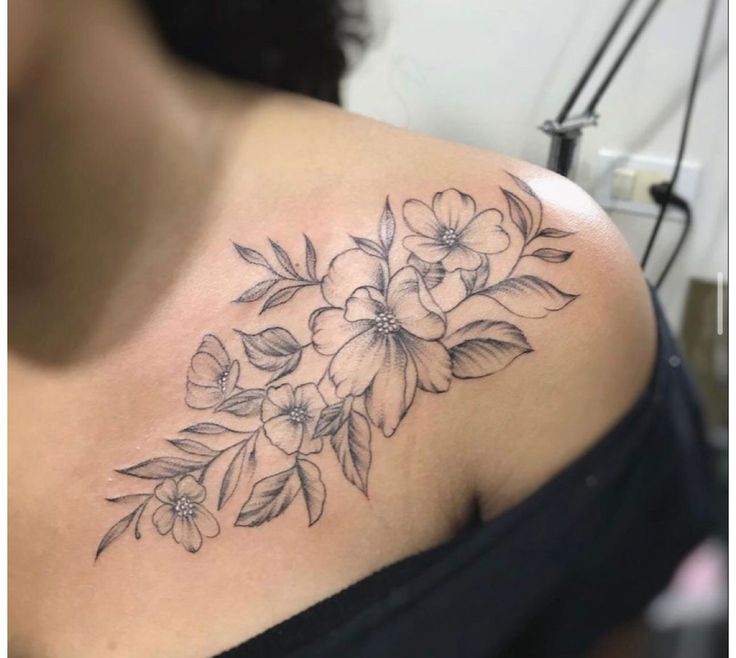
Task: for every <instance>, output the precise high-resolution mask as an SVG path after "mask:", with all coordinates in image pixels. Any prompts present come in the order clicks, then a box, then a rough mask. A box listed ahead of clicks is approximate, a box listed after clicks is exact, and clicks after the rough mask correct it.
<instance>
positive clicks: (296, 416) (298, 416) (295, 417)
mask: <svg viewBox="0 0 736 658" xmlns="http://www.w3.org/2000/svg"><path fill="white" fill-rule="evenodd" d="M289 420H290V421H291V422H292V423H303V422H304V421H306V420H307V410H306V409H305V408H304V407H292V408H291V409H289Z"/></svg>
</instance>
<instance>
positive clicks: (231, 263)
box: [10, 46, 656, 658]
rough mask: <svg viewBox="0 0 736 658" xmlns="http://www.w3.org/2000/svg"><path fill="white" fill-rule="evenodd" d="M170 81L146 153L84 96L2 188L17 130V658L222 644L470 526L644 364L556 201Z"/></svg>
mask: <svg viewBox="0 0 736 658" xmlns="http://www.w3.org/2000/svg"><path fill="white" fill-rule="evenodd" d="M69 47H70V48H73V47H72V46H69ZM74 47H76V46H74ZM80 47H81V46H80ZM121 48H122V46H121ZM111 49H113V50H114V48H113V47H111ZM79 56H80V60H81V59H82V58H81V53H80V55H79ZM68 57H70V58H71V60H72V61H73V60H74V57H75V52H74V51H73V50H72V51H71V52H70V53H68ZM151 57H153V55H152V56H151ZM79 65H80V66H82V65H83V64H82V63H81V61H80V64H79ZM85 65H89V66H91V64H85ZM165 74H166V75H170V72H169V70H168V69H163V68H162V71H161V73H160V75H161V76H162V77H163V76H164V75H165ZM130 75H134V74H132V73H131V74H130ZM182 75H184V80H185V82H186V84H184V85H183V86H184V87H186V88H187V89H188V90H189V92H188V93H189V95H188V96H187V97H186V98H187V99H188V100H189V102H191V104H193V105H194V106H195V107H196V108H197V112H196V113H195V112H192V113H191V115H190V114H188V113H187V112H188V110H187V111H185V110H181V114H177V113H176V110H177V109H181V108H182V107H190V106H187V105H182V106H179V105H178V104H177V103H173V104H172V102H171V101H170V99H164V100H161V101H160V108H158V109H160V111H161V113H162V116H165V117H172V116H173V117H175V119H174V120H172V121H171V122H169V123H166V124H165V125H166V126H167V127H166V128H162V129H160V130H159V129H158V128H157V129H150V130H151V132H150V135H149V137H148V138H144V137H145V127H146V126H150V125H151V122H149V121H148V120H145V121H144V120H142V119H141V120H139V122H137V123H135V122H133V123H130V124H128V123H126V122H127V121H128V120H129V119H128V118H126V117H125V116H120V115H117V114H115V109H114V108H116V107H117V102H118V100H119V99H118V98H117V97H114V98H112V99H110V101H109V105H106V104H105V103H106V101H105V99H104V98H102V99H100V94H97V96H96V99H97V100H96V102H98V103H100V105H99V107H94V106H93V107H92V108H91V109H90V110H89V111H90V112H91V113H92V115H91V117H87V121H86V122H80V123H84V125H80V126H79V127H78V128H73V129H71V128H69V129H68V132H65V133H63V134H65V135H67V136H68V137H69V139H70V141H71V140H72V137H73V138H74V146H75V148H70V149H68V150H67V149H66V147H65V145H64V144H60V145H58V147H56V148H55V149H52V150H51V152H50V153H49V154H48V155H47V157H46V159H45V160H44V163H45V164H44V165H43V166H36V165H34V166H33V167H31V166H26V167H24V166H22V165H23V164H24V163H25V162H26V161H27V160H30V161H32V162H37V161H38V160H37V158H36V157H34V156H37V155H38V153H39V152H40V149H41V145H40V143H41V142H42V141H43V140H42V138H43V137H44V135H43V134H42V135H40V136H38V135H37V132H38V131H37V130H31V128H37V125H36V124H34V123H33V121H32V118H33V112H34V110H35V109H36V108H37V106H36V105H35V104H34V101H33V100H30V101H26V102H27V105H28V109H27V110H26V111H25V112H24V113H23V115H22V117H20V118H18V119H17V122H16V125H15V128H16V131H15V137H14V141H15V143H14V144H11V157H13V158H15V163H16V164H17V167H16V168H15V171H16V173H14V180H13V181H12V188H11V192H12V196H13V199H11V240H12V242H11V249H12V250H14V254H11V266H12V269H11V284H12V286H13V287H12V289H11V313H12V325H11V359H10V379H11V398H10V413H11V417H10V432H11V444H10V469H11V482H10V489H11V500H10V531H11V542H10V588H11V589H10V605H11V635H12V650H13V652H14V653H15V655H29V656H43V657H45V656H54V657H58V656H75V657H79V658H84V657H86V656H94V657H100V656H108V655H110V656H113V655H114V656H125V657H128V656H131V657H133V656H135V657H136V658H147V657H149V656H150V657H154V656H162V655H174V654H175V655H180V656H191V657H192V658H198V657H201V656H207V655H212V654H215V653H217V652H218V651H222V650H224V649H226V648H228V647H230V646H232V645H235V644H237V643H239V642H242V641H244V640H245V639H247V638H248V637H251V636H253V635H255V634H257V633H259V632H260V631H262V630H264V629H266V628H268V627H269V626H272V625H273V624H275V623H278V622H279V621H281V620H283V619H285V618H287V617H289V616H291V615H293V614H295V613H297V612H299V611H300V610H303V609H304V608H306V607H308V606H309V605H311V604H313V603H315V602H317V601H319V600H320V599H322V598H325V597H326V596H329V595H331V594H333V593H335V592H337V591H339V590H341V589H343V588H344V587H346V586H347V585H349V584H351V583H353V582H355V581H357V580H359V579H360V578H363V577H365V576H367V575H369V574H370V573H372V572H374V571H375V570H377V569H379V568H381V567H382V566H385V565H387V564H390V563H392V562H395V561H396V560H398V559H401V558H402V557H406V556H408V555H412V554H414V553H417V552H419V551H422V550H425V549H428V548H430V547H433V546H436V545H438V544H439V543H441V542H443V541H447V540H449V539H450V538H452V537H453V536H454V535H455V534H456V533H457V532H458V530H459V529H460V528H461V527H462V525H463V524H464V523H466V522H467V521H468V520H469V519H470V518H471V516H472V514H473V513H474V510H476V509H480V511H481V513H482V515H483V517H484V518H485V519H488V520H492V519H493V517H494V516H496V515H497V514H498V513H499V512H501V511H503V510H504V509H508V508H509V507H510V506H512V505H514V504H515V503H517V502H519V501H520V500H522V499H523V498H524V497H526V496H527V495H529V494H530V493H531V492H532V491H533V490H534V489H536V488H537V487H539V486H540V485H541V484H542V483H544V482H545V481H546V480H548V479H549V478H550V477H552V476H553V475H554V474H555V473H556V472H558V471H559V470H560V469H562V468H564V466H565V465H566V464H568V463H569V462H570V461H571V460H572V459H574V458H575V457H576V456H577V455H579V454H581V453H582V452H584V451H585V450H586V449H587V448H588V447H589V446H590V445H591V444H592V443H593V442H594V441H595V440H597V439H598V438H600V437H601V436H602V435H603V434H604V433H605V432H606V430H607V429H609V428H610V427H611V426H612V425H613V424H614V423H615V422H616V420H617V419H619V418H620V417H621V416H622V415H623V414H624V413H625V412H626V411H627V410H628V408H629V407H630V406H631V405H632V403H633V402H634V401H635V399H636V397H637V396H638V395H639V393H640V392H641V391H642V390H643V388H644V387H645V385H646V382H647V380H648V377H649V375H650V372H651V367H652V362H653V357H654V351H655V348H656V345H655V329H654V320H653V316H652V311H651V305H650V301H649V298H648V291H647V289H646V286H645V284H644V282H643V279H642V277H641V274H640V272H639V270H638V267H637V266H636V263H635V261H634V259H633V257H632V255H631V254H630V252H629V251H628V249H627V247H626V246H625V244H624V242H623V239H622V238H621V236H620V235H619V233H618V232H617V231H616V230H615V228H614V227H613V226H612V224H611V222H610V221H609V220H608V219H607V218H606V217H605V215H604V214H603V212H602V211H601V210H600V209H599V208H598V207H597V206H596V205H595V204H594V203H593V202H592V201H591V200H590V199H589V198H588V197H587V195H585V194H584V193H583V192H582V191H580V190H579V189H578V188H577V187H575V186H574V185H573V184H572V183H570V182H569V181H567V180H564V179H561V178H559V177H557V176H555V175H553V174H550V173H548V172H546V171H544V170H541V169H539V168H537V167H535V166H532V165H529V164H526V163H523V162H519V161H516V160H512V159H510V158H506V157H503V156H500V155H496V154H491V153H487V152H483V151H479V150H475V149H471V148H468V147H462V146H457V145H452V144H447V143H444V142H441V141H438V140H432V139H427V138H423V137H418V136H415V135H411V134H408V133H405V132H403V131H399V130H396V129H393V128H390V127H387V126H384V125H381V124H379V123H376V122H373V121H369V120H366V119H363V118H360V117H356V116H351V115H349V114H347V113H344V112H342V111H340V110H338V109H335V108H331V107H328V106H325V105H322V104H320V103H315V102H311V101H306V100H303V99H299V98H295V97H291V96H288V95H281V94H275V93H270V92H266V91H263V90H251V91H248V92H247V93H244V94H243V93H240V92H233V91H231V90H229V89H227V88H224V87H220V86H219V85H217V84H212V83H209V82H202V81H197V82H192V80H194V79H195V78H191V79H190V78H189V75H190V74H188V73H187V74H182ZM57 79H58V78H57ZM126 82H127V83H128V85H129V87H128V88H129V89H131V90H132V92H131V93H132V94H133V95H134V94H135V91H136V89H138V87H136V85H140V89H141V92H140V95H141V98H147V95H146V93H144V91H145V89H146V86H145V81H140V80H139V79H138V78H137V77H134V78H132V79H130V80H127V81H126ZM70 84H72V83H70ZM173 87H175V88H176V90H178V91H176V93H174V91H172V92H171V94H172V98H176V99H178V100H181V96H180V95H179V94H180V88H179V86H178V83H177V85H174V86H173ZM173 87H172V88H173ZM157 88H160V85H157ZM80 93H81V92H80ZM110 93H111V94H112V92H110ZM49 94H50V95H49V97H48V98H45V99H44V103H45V105H44V107H48V106H49V105H51V107H52V108H53V109H52V110H51V111H49V114H50V115H51V119H53V120H52V121H46V122H45V123H44V126H45V129H47V130H48V131H49V133H50V134H56V132H57V131H58V129H59V128H58V124H55V123H54V121H56V120H59V121H60V120H61V119H60V116H61V114H63V113H62V112H61V110H60V109H58V108H56V106H55V105H54V102H55V96H54V95H53V94H52V93H51V91H50V92H49ZM103 96H104V95H103ZM192 99H194V100H192ZM134 101H135V99H133V100H131V101H130V102H131V103H134ZM141 106H142V107H145V104H144V103H143V102H142V101H141ZM59 107H61V104H59ZM158 109H157V111H158ZM152 113H153V115H154V116H156V112H155V111H152ZM29 117H30V118H29ZM106 117H112V118H111V119H109V118H108V119H107V121H112V122H113V123H114V124H115V125H116V126H117V127H118V129H117V130H112V131H111V130H108V131H107V134H106V133H105V131H104V130H102V125H104V124H105V118H106ZM176 118H178V119H179V120H180V123H177V122H176ZM95 121H97V122H99V124H101V125H96V126H95ZM153 124H154V126H159V124H158V123H156V121H153ZM160 125H164V124H160ZM90 126H92V127H94V132H93V133H90V134H88V132H87V131H90V130H92V129H93V128H91V127H90ZM172 126H173V129H172ZM75 130H77V132H74V131H75ZM116 133H117V134H116ZM141 135H143V136H141ZM151 136H154V138H151ZM193 136H195V137H196V139H195V137H193ZM93 138H94V139H93ZM205 138H206V139H205ZM85 140H89V142H88V143H90V144H91V143H94V144H96V145H97V146H96V148H95V149H86V150H85V149H83V148H79V146H78V145H79V144H85V143H87V142H85ZM131 141H132V143H133V146H135V148H133V147H132V146H131ZM36 149H38V151H37V150H36ZM80 152H81V154H80ZM44 167H48V170H44ZM60 171H63V172H64V173H59V172H60ZM82 180H83V181H84V184H82V182H80V181H82ZM121 180H123V181H125V183H126V184H125V185H120V181H121ZM39 189H42V190H44V193H43V194H35V195H34V194H33V191H34V190H39ZM41 228H43V229H45V230H44V231H41V230H40V229H41ZM39 254H44V255H45V257H44V258H39ZM39 268H40V269H39Z"/></svg>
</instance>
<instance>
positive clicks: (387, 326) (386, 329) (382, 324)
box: [375, 311, 399, 336]
mask: <svg viewBox="0 0 736 658" xmlns="http://www.w3.org/2000/svg"><path fill="white" fill-rule="evenodd" d="M375 323H376V330H377V331H378V333H380V334H383V335H384V336H385V335H387V334H392V333H394V332H395V331H398V330H399V323H398V322H397V321H396V316H394V314H393V313H391V312H390V311H379V312H378V313H376V319H375Z"/></svg>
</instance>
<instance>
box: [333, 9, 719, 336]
mask: <svg viewBox="0 0 736 658" xmlns="http://www.w3.org/2000/svg"><path fill="white" fill-rule="evenodd" d="M648 1H649V0H639V4H638V5H637V7H638V9H637V12H636V15H637V16H638V14H640V13H641V12H642V10H643V9H644V7H645V5H647V4H648ZM369 3H370V4H369V8H370V11H371V13H372V23H373V26H374V30H375V35H374V40H373V42H372V44H371V45H370V46H369V49H368V51H367V52H366V53H364V55H363V57H362V59H361V61H360V62H359V63H358V65H357V66H356V68H355V69H354V70H353V72H352V73H351V75H350V76H349V77H348V79H347V80H346V82H345V87H344V93H345V100H346V105H347V107H348V109H350V110H352V111H354V112H358V113H361V114H364V115H367V116H371V117H374V118H377V119H380V120H383V121H386V122H388V123H392V124H394V125H397V126H400V127H402V128H407V129H409V130H412V131H416V132H420V133H426V134H431V135H436V136H439V137H443V138H446V139H449V140H453V141H458V142H463V143H467V144H474V145H478V146H481V147H485V148H489V149H493V150H496V151H500V152H503V153H506V154H509V155H512V156H515V157H520V158H523V159H525V160H528V161H531V162H534V163H537V164H542V165H543V164H544V163H545V162H546V158H547V149H548V144H549V139H548V138H547V137H546V136H545V135H544V134H542V133H541V132H540V131H538V130H537V129H536V127H537V126H538V125H539V124H540V123H541V122H542V121H543V120H544V119H547V118H551V117H553V116H554V115H555V114H556V113H557V112H558V110H559V108H560V107H561V105H562V103H563V101H564V99H565V98H566V96H567V94H568V93H569V92H570V90H571V88H572V86H573V85H574V83H575V81H576V80H577V77H578V76H579V75H580V73H581V71H582V68H583V67H584V65H585V64H586V63H587V61H588V58H589V57H590V55H591V53H592V52H593V50H594V49H595V47H596V46H597V44H598V42H599V40H600V39H601V36H602V34H603V33H604V31H605V30H606V29H607V28H608V26H609V25H610V23H611V21H612V19H613V16H614V15H615V14H616V12H617V11H618V10H619V7H620V6H621V4H622V0H555V1H554V2H550V1H542V0H515V1H514V2H509V1H508V0H505V1H502V0H452V1H451V0H369ZM706 4H707V3H706V0H663V2H662V5H661V6H660V9H659V10H658V12H657V13H656V14H655V16H654V18H653V19H652V22H651V24H650V25H649V28H648V29H647V31H646V32H645V33H644V35H643V36H642V39H641V40H640V42H639V43H638V44H637V45H636V47H635V49H634V50H633V51H632V53H631V55H630V57H629V59H628V60H627V61H626V63H625V64H624V66H623V68H622V69H621V70H620V72H619V74H618V77H617V78H616V79H615V80H614V82H613V84H612V86H611V87H610V88H609V90H608V93H607V94H606V96H605V97H604V99H603V101H602V102H601V104H600V105H599V108H598V110H599V112H600V114H601V121H600V125H599V126H598V127H593V128H589V129H588V130H587V131H586V133H585V136H584V138H583V142H582V147H581V151H580V160H579V165H578V169H577V175H576V178H575V180H576V181H577V182H578V183H579V184H580V185H582V186H583V187H584V188H586V189H588V190H591V189H592V188H593V185H594V182H595V181H594V178H595V175H596V172H597V167H598V164H597V163H598V158H597V154H598V150H599V149H601V148H609V149H615V150H620V151H626V152H631V153H640V154H646V155H654V156H666V157H674V154H675V152H676V149H677V142H678V136H679V131H680V126H681V122H682V115H683V111H684V101H685V97H686V93H687V88H688V85H689V79H690V75H691V70H692V65H693V62H694V56H695V50H696V47H697V41H698V38H699V33H700V27H701V25H702V21H703V17H704V13H705V9H706ZM632 19H633V20H631V22H634V20H635V16H632ZM625 28H626V26H624V29H623V30H622V33H624V35H625V34H627V33H628V31H627V30H626V29H625ZM726 37H727V26H726V0H720V3H719V7H718V11H717V16H716V23H715V25H714V29H713V33H712V37H711V43H710V47H709V49H708V56H707V58H706V64H705V68H704V72H703V76H702V78H701V86H700V91H699V94H698V99H697V102H696V107H695V114H694V117H693V121H692V125H691V130H690V137H689V142H688V149H687V153H686V158H687V159H688V160H693V161H697V162H700V163H702V165H703V171H702V174H701V177H700V184H699V187H698V192H697V195H696V198H694V199H693V200H692V207H693V209H694V226H693V230H692V232H691V235H690V238H689V239H688V241H687V243H686V245H685V248H684V250H683V253H682V254H681V256H680V258H679V259H678V262H677V263H676V264H675V268H674V269H673V271H672V272H671V273H670V275H669V277H668V279H667V281H666V283H665V285H664V286H663V289H662V290H661V296H662V299H663V301H664V304H665V309H666V311H667V314H668V316H669V318H670V320H671V321H672V322H673V323H674V324H675V325H679V321H680V318H681V313H682V308H683V304H684V299H685V293H686V285H687V280H688V278H689V277H691V276H698V277H703V278H706V279H712V280H715V278H716V273H717V272H718V271H719V270H720V271H723V272H724V273H725V272H726V218H727V215H726V212H727V207H726V189H727V185H726V126H727V119H726V93H727V91H726V89H727V87H726ZM619 42H620V41H617V43H619ZM612 50H615V48H614V49H612ZM605 63H606V62H605V61H604V62H603V64H604V66H603V67H602V68H606V67H605ZM612 216H613V218H614V220H615V221H616V222H617V224H618V225H619V227H620V228H621V230H622V231H623V232H624V235H626V237H627V239H628V240H629V242H630V244H631V245H632V247H633V249H634V250H635V252H636V253H637V254H641V253H642V251H643V248H644V243H645V241H646V237H647V235H648V233H649V229H650V228H651V226H652V223H653V221H652V220H651V219H645V218H642V217H635V216H625V215H623V214H621V213H612ZM679 226H680V225H679V224H677V223H675V222H671V221H670V222H666V226H665V229H664V230H663V234H662V237H661V239H660V240H658V243H657V249H656V253H655V254H654V257H653V262H652V267H651V270H650V274H651V276H652V278H656V276H657V273H658V271H659V266H660V265H661V264H662V263H663V261H664V259H665V258H666V257H667V255H668V254H669V250H670V248H671V246H672V244H673V242H674V240H675V239H676V236H677V233H678V231H679Z"/></svg>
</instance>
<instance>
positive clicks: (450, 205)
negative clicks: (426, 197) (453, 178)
mask: <svg viewBox="0 0 736 658" xmlns="http://www.w3.org/2000/svg"><path fill="white" fill-rule="evenodd" d="M432 210H434V214H435V215H436V216H437V219H438V220H439V221H440V222H441V223H443V224H446V225H447V226H449V227H451V228H454V229H456V230H458V231H461V230H462V229H463V228H465V225H466V224H467V223H468V222H469V221H470V220H471V219H473V217H474V216H475V201H473V197H472V196H470V195H469V194H464V193H463V192H460V191H459V190H456V189H455V188H450V189H449V190H445V191H444V192H437V194H435V195H434V198H433V199H432Z"/></svg>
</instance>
